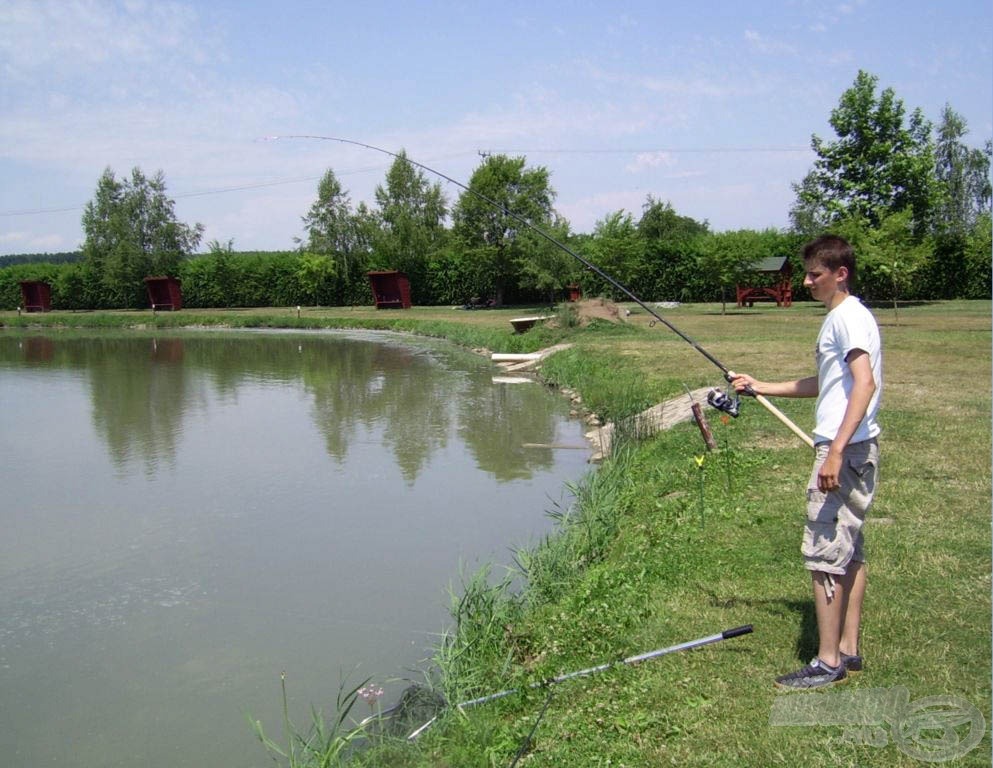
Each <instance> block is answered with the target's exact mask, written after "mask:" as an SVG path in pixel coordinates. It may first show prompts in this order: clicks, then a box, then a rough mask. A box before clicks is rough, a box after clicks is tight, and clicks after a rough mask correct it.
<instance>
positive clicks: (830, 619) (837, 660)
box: [810, 571, 847, 667]
mask: <svg viewBox="0 0 993 768" xmlns="http://www.w3.org/2000/svg"><path fill="white" fill-rule="evenodd" d="M810 575H811V581H812V583H813V586H814V610H815V612H816V615H817V642H818V645H817V658H819V659H820V660H821V661H823V662H824V663H825V664H827V665H828V666H831V667H837V666H838V665H839V664H841V656H840V655H839V650H838V649H839V647H840V645H841V627H842V623H843V621H844V618H845V603H846V602H847V601H846V599H845V598H846V594H845V584H844V578H845V577H843V576H832V575H831V574H828V573H824V572H822V571H812V572H811V574H810Z"/></svg>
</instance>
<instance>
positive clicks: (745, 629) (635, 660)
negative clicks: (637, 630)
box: [407, 624, 752, 741]
mask: <svg viewBox="0 0 993 768" xmlns="http://www.w3.org/2000/svg"><path fill="white" fill-rule="evenodd" d="M751 632H752V625H751V624H745V625H743V626H740V627H735V628H734V629H726V630H724V631H723V632H718V633H717V634H716V635H708V636H707V637H701V638H698V639H696V640H689V641H687V642H685V643H678V644H677V645H670V646H669V647H668V648H659V649H658V650H655V651H648V652H647V653H639V654H638V655H637V656H628V657H627V658H626V659H621V660H620V661H614V662H608V663H606V664H599V665H597V666H595V667H588V668H587V669H580V670H577V671H575V672H567V673H566V674H563V675H559V676H558V677H553V678H551V679H549V680H542V681H539V682H537V683H531V685H529V686H528V688H530V689H534V688H543V687H546V686H551V685H556V684H558V683H564V682H565V681H566V680H573V679H575V678H577V677H589V676H590V675H595V674H597V673H599V672H606V671H607V670H608V669H613V668H614V667H621V666H628V665H631V664H640V663H641V662H643V661H648V660H649V659H657V658H658V657H660V656H666V655H668V654H670V653H677V652H679V651H687V650H690V649H691V648H700V647H702V646H704V645H710V644H712V643H719V642H721V641H722V640H730V639H731V638H732V637H739V636H741V635H747V634H750V633H751ZM520 690H521V689H520V688H508V689H507V690H505V691H497V692H496V693H491V694H488V695H486V696H480V697H479V698H476V699H470V700H469V701H463V702H462V703H461V704H457V705H456V708H458V709H465V708H467V707H474V706H477V705H479V704H487V703H489V702H491V701H496V700H497V699H503V698H506V697H507V696H511V695H513V694H515V693H518V692H520ZM546 704H547V702H546ZM437 719H438V716H437V715H436V716H435V717H432V718H431V719H430V720H428V721H427V722H426V723H424V725H422V726H421V727H420V728H418V729H416V730H415V731H412V732H411V733H410V735H408V736H407V740H408V741H414V740H415V739H416V738H417V737H418V736H420V735H421V734H422V733H424V731H426V730H427V729H428V728H430V727H431V726H432V725H433V724H434V723H435V721H436V720H437Z"/></svg>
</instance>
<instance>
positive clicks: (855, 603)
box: [839, 560, 866, 656]
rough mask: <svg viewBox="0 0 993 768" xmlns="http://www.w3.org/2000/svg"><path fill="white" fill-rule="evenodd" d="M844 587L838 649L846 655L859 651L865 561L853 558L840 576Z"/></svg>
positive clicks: (854, 654)
mask: <svg viewBox="0 0 993 768" xmlns="http://www.w3.org/2000/svg"><path fill="white" fill-rule="evenodd" d="M842 584H843V585H844V589H845V606H844V608H845V610H844V613H843V615H842V620H841V640H840V643H839V649H840V650H841V652H842V653H844V654H847V655H848V656H856V655H858V652H859V627H860V625H861V623H862V601H863V599H864V598H865V584H866V572H865V563H860V562H858V561H855V560H853V561H852V564H851V565H850V566H849V567H848V572H847V573H846V574H845V575H844V577H842Z"/></svg>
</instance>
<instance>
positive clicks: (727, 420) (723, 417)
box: [721, 413, 731, 427]
mask: <svg viewBox="0 0 993 768" xmlns="http://www.w3.org/2000/svg"><path fill="white" fill-rule="evenodd" d="M730 423H731V417H730V416H728V415H727V414H726V413H722V414H721V424H723V425H724V426H725V427H726V426H727V425H728V424H730Z"/></svg>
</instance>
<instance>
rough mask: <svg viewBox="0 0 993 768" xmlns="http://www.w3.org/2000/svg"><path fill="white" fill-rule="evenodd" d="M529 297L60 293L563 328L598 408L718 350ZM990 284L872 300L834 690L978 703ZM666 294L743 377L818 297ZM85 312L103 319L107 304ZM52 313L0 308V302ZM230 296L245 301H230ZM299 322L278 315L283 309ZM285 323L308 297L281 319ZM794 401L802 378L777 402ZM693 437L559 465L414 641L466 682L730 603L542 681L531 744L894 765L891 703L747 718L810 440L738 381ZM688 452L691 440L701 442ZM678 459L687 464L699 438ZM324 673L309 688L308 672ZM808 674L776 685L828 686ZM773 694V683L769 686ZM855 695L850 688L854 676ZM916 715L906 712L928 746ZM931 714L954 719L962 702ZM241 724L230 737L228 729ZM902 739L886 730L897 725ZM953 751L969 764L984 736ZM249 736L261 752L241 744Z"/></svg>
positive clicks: (808, 612) (478, 748)
mask: <svg viewBox="0 0 993 768" xmlns="http://www.w3.org/2000/svg"><path fill="white" fill-rule="evenodd" d="M530 311H531V310H530V309H529V310H522V309H521V308H516V309H515V310H500V311H492V310H490V311H485V312H482V311H481V312H462V311H458V310H448V309H419V310H415V311H412V312H410V313H406V312H405V313H403V314H402V315H401V314H400V313H396V314H395V315H394V314H393V313H384V312H379V313H375V311H374V310H347V309H344V310H304V311H302V312H301V316H300V318H299V319H298V318H296V311H295V309H294V310H283V311H281V312H280V311H277V310H272V311H265V312H254V311H253V312H238V313H231V312H225V313H220V312H219V313H197V314H196V315H192V314H191V315H185V314H184V313H176V314H175V315H168V314H163V313H160V314H158V315H156V316H155V317H152V316H151V313H119V314H117V313H115V314H106V315H104V314H101V315H95V314H94V315H86V314H83V313H79V314H74V315H72V317H73V318H87V319H88V320H87V321H89V320H92V321H94V323H95V324H99V323H103V322H106V323H118V324H120V325H124V326H135V325H142V324H144V325H146V327H147V326H150V325H152V324H154V325H159V324H160V323H174V322H175V323H184V324H204V325H207V324H213V325H229V326H232V327H233V326H239V325H242V326H243V327H265V325H271V326H277V325H278V326H280V327H287V326H288V327H332V326H338V327H376V328H385V327H390V328H393V329H396V330H407V331H412V332H420V333H428V334H430V335H437V336H446V337H449V338H452V339H453V340H455V341H457V342H458V343H462V344H465V345H466V346H470V347H487V348H489V349H494V350H502V351H527V350H531V349H537V348H540V347H543V346H547V345H548V344H549V343H555V342H557V341H562V340H568V341H571V342H573V343H574V346H573V348H572V349H571V350H568V351H567V352H564V353H560V354H559V355H556V356H555V357H553V358H551V359H550V360H548V361H547V362H546V363H545V365H544V368H543V371H542V373H543V375H544V376H545V377H546V378H548V379H549V380H550V381H552V382H553V383H556V384H558V385H561V386H568V387H571V388H575V389H578V390H579V391H581V392H582V394H583V397H584V401H585V403H586V404H587V405H588V406H589V407H590V408H592V409H593V410H596V411H597V412H600V413H604V414H609V415H613V416H617V417H621V416H624V415H627V414H628V413H631V412H633V411H634V410H637V408H638V407H640V406H642V405H643V404H648V403H652V402H657V401H658V400H661V399H664V398H665V397H668V396H672V395H674V394H678V393H680V392H683V391H684V390H683V388H684V386H686V387H690V388H694V387H697V386H702V385H708V384H709V385H717V384H719V383H720V376H719V373H718V372H717V371H716V369H715V368H714V367H713V366H711V365H710V364H709V363H707V362H706V361H705V360H704V359H703V358H702V357H701V356H700V355H699V354H698V353H696V352H695V351H694V350H692V349H691V348H690V347H689V345H687V344H686V343H685V342H683V341H681V340H680V339H678V338H677V337H675V336H674V335H673V334H671V333H670V332H669V331H667V330H665V329H664V328H660V327H654V328H653V327H649V318H648V317H647V316H645V315H644V314H643V313H640V312H635V313H634V314H632V316H631V318H630V322H629V324H628V325H626V326H624V327H614V326H597V327H593V328H587V329H583V330H570V329H566V328H563V329H560V330H555V331H551V330H545V331H539V332H537V333H534V334H532V333H529V334H527V335H524V336H513V335H512V334H510V332H509V327H510V326H509V318H510V317H514V316H518V315H522V314H527V313H530ZM990 313H991V304H990V302H988V301H986V302H946V303H937V304H928V305H920V306H908V307H901V309H900V314H899V325H897V324H896V323H895V318H894V316H893V313H892V310H889V309H880V310H877V313H876V314H877V317H878V319H879V321H880V324H881V328H882V333H883V341H884V350H885V352H884V354H885V366H886V371H885V376H886V385H885V391H884V402H883V412H882V423H883V429H884V433H883V437H882V440H881V444H882V450H883V467H882V471H881V484H880V489H879V494H878V498H877V503H876V506H875V508H874V510H873V514H872V518H873V520H872V521H871V522H870V523H869V524H868V526H867V534H866V536H867V548H868V556H869V560H870V564H869V579H870V583H869V591H868V594H867V598H866V608H865V610H866V615H865V620H864V632H863V640H862V651H863V653H864V655H865V657H866V664H867V667H866V671H865V672H863V673H862V674H861V675H859V676H857V677H855V678H854V679H853V680H852V681H851V682H849V683H848V684H847V685H846V686H844V687H843V689H842V690H844V691H845V692H846V693H849V694H858V693H859V692H865V695H869V694H868V691H870V690H872V689H887V690H890V691H892V690H894V689H896V688H897V687H898V686H903V687H905V688H906V689H907V691H908V693H909V699H910V702H919V701H921V700H922V699H924V698H926V697H953V698H954V701H956V702H960V703H961V704H962V705H963V706H973V707H976V708H978V709H979V710H980V711H981V712H982V714H983V716H984V718H985V720H986V723H987V724H990V722H991V709H990V679H991V662H990V657H991V645H990V618H991V606H990V591H991V580H990V575H991V557H990V541H991V530H990V522H991V521H990V498H991V483H990V475H991V472H990V456H991V441H990V437H991V435H990V426H991V398H990V386H989V385H990V363H991V314H990ZM666 316H667V317H668V318H669V319H670V320H672V321H673V322H675V323H676V324H677V325H678V326H679V327H680V328H681V329H683V330H684V331H685V332H687V333H689V334H690V335H691V336H692V337H694V338H696V339H697V340H698V341H700V342H701V343H702V344H703V345H704V346H705V347H706V348H707V349H708V351H710V352H711V353H712V354H714V355H715V356H716V357H718V358H719V359H721V360H722V361H724V362H725V363H726V364H727V365H729V366H730V367H732V368H735V369H740V370H743V371H748V372H751V373H754V374H755V375H757V376H759V377H762V378H771V377H777V378H778V377H782V378H787V377H798V376H802V375H809V373H810V372H811V370H812V367H813V362H812V355H811V347H812V345H813V340H814V338H815V336H816V332H817V328H818V326H819V324H820V320H821V317H822V316H823V312H822V310H821V309H820V308H819V307H817V306H814V305H795V306H794V307H793V308H791V309H789V310H782V309H780V310H777V309H774V308H768V307H766V308H762V309H755V310H747V311H741V312H737V313H731V314H728V315H726V316H722V315H721V314H720V312H719V306H712V305H711V306H707V305H696V306H686V307H680V308H677V309H673V310H666ZM108 318H109V319H108ZM52 321H54V322H55V323H56V324H62V325H67V324H77V323H75V322H72V323H70V322H69V321H67V320H66V316H63V317H62V318H59V317H57V316H56V315H55V313H53V314H52V315H46V316H44V318H42V319H41V320H36V317H35V316H32V317H30V318H28V317H27V316H23V317H21V318H17V317H16V315H14V316H11V315H10V314H6V315H0V323H4V324H9V325H13V324H16V323H25V322H45V323H48V322H52ZM242 321H244V322H242ZM298 323H300V324H301V325H298ZM302 323H308V324H307V325H302ZM776 404H777V405H778V406H780V407H781V408H782V409H783V410H784V411H785V412H786V413H787V414H788V415H790V416H791V418H793V419H794V420H795V421H797V422H798V423H799V424H801V425H802V426H805V427H808V428H809V426H810V422H811V411H812V403H811V402H810V401H790V400H779V401H777V403H776ZM709 418H710V420H711V424H712V426H713V428H714V432H715V437H716V440H717V443H718V446H719V450H718V451H716V452H713V453H710V454H706V452H705V450H704V448H703V443H702V441H701V439H700V436H699V433H698V432H696V429H695V427H693V426H692V425H683V426H680V427H677V428H675V429H673V430H671V431H669V432H666V433H664V434H662V435H659V436H658V437H657V438H655V439H652V440H650V441H645V442H641V443H638V444H629V445H627V446H626V447H624V448H623V449H622V450H620V451H619V452H618V453H617V454H616V455H615V457H614V458H612V459H611V460H610V461H608V462H606V463H605V464H604V465H603V467H602V468H601V469H600V470H599V471H597V472H596V473H595V474H593V475H591V476H589V477H588V478H587V479H586V480H585V481H583V482H582V483H581V484H579V486H578V487H577V502H576V504H574V505H573V508H572V509H571V510H553V512H554V513H555V514H557V515H558V516H559V517H560V518H561V524H560V526H559V531H558V533H557V534H556V535H554V536H553V537H551V538H549V539H548V540H547V541H546V542H543V543H542V544H540V545H538V546H535V547H531V548H530V549H528V550H525V551H522V552H520V553H519V555H518V561H519V562H520V565H521V567H522V569H524V570H525V572H526V573H527V574H528V576H529V582H530V588H529V589H528V590H527V591H526V592H525V593H523V594H520V595H512V594H510V593H508V592H506V591H500V590H499V589H496V588H494V587H492V586H491V583H490V582H486V581H482V580H476V581H474V582H471V583H470V584H469V585H467V589H466V591H465V594H464V595H462V596H461V598H462V599H461V600H460V602H459V612H458V616H457V618H458V619H459V623H458V627H457V629H456V630H454V631H453V633H452V635H451V637H450V638H449V642H448V643H447V644H446V645H444V646H443V647H442V648H441V649H440V650H439V658H440V660H441V661H442V662H443V664H444V666H445V668H446V670H447V671H448V673H449V677H448V679H446V680H445V688H446V691H447V692H448V694H449V696H450V697H451V698H462V697H465V698H468V697H470V696H473V695H480V694H483V693H488V692H491V691H496V690H502V689H505V688H510V687H520V686H525V687H526V686H527V685H528V684H529V683H530V682H533V681H539V680H542V679H546V678H548V677H550V676H553V675H556V674H559V673H562V672H567V671H571V670H575V669H581V668H585V667H589V666H591V665H594V664H599V663H602V662H606V661H613V660H616V659H619V658H622V657H624V656H627V655H631V654H634V653H639V652H642V651H648V650H652V649H655V648H661V647H665V646H669V645H673V644H675V643H679V642H682V641H686V640H691V639H694V638H698V637H702V636H707V635H711V634H713V633H715V632H719V631H721V630H723V629H727V628H730V627H734V626H737V625H740V624H746V623H750V624H753V625H754V627H755V632H754V634H751V635H747V636H744V637H741V638H736V639H733V640H729V641H726V642H723V643H720V644H717V645H713V646H709V647H707V648H704V649H700V650H696V651H691V652H687V653H681V654H675V655H671V656H667V657H665V658H662V659H658V660H656V661H650V662H646V663H644V664H642V665H639V666H636V667H624V668H621V669H615V670H611V671H609V672H605V673H603V674H601V675H597V676H595V677H590V678H585V679H581V680H574V681H570V682H568V683H565V684H563V685H561V686H559V687H557V688H555V689H554V690H553V692H554V696H553V698H552V700H551V702H550V703H549V706H548V708H547V710H546V711H545V713H544V716H543V717H542V719H541V722H540V723H539V724H538V727H537V729H536V730H535V734H534V739H533V743H532V744H531V746H530V748H529V749H528V751H527V754H526V755H525V756H524V757H523V758H522V759H521V761H520V763H519V764H520V765H522V766H523V765H530V766H563V767H564V766H606V765H614V766H617V765H626V766H657V765H690V766H714V765H727V766H736V767H737V766H768V765H784V766H792V765H798V764H804V765H812V766H837V765H873V766H876V765H878V766H911V765H920V764H921V762H920V761H919V760H917V759H915V757H914V756H913V754H908V752H907V748H908V742H907V740H908V739H910V746H913V740H912V738H911V737H912V736H913V735H914V734H913V733H910V734H909V735H908V733H907V732H906V729H905V732H903V733H902V736H903V737H904V742H902V743H897V740H898V736H900V735H901V734H899V733H897V731H898V726H899V724H892V723H880V724H875V725H874V726H871V727H866V728H861V729H855V728H848V729H846V728H843V727H841V726H838V725H808V726H802V727H801V726H792V727H788V726H770V723H769V720H770V714H771V712H772V711H773V709H774V707H776V706H777V704H776V702H777V700H778V699H777V693H776V692H775V690H774V689H773V687H772V684H771V681H772V678H773V677H774V676H776V675H777V674H780V673H782V672H785V671H789V670H791V669H793V668H794V667H796V666H798V665H799V664H801V663H803V662H805V661H807V660H809V658H810V657H811V656H812V655H813V654H814V652H815V650H816V645H815V644H816V631H815V625H814V616H813V606H812V603H811V598H810V589H809V578H808V576H807V574H806V572H805V571H804V570H803V568H802V566H801V564H800V560H799V554H798V546H799V537H800V530H801V525H802V517H803V506H802V489H803V484H804V482H805V481H806V475H807V472H808V470H809V460H810V454H809V450H808V449H807V448H805V447H804V446H803V445H802V444H801V443H799V441H797V440H796V438H794V437H793V436H792V435H791V434H790V433H789V432H788V431H786V430H785V429H784V428H783V427H782V426H781V425H780V424H779V422H777V421H776V420H775V419H774V418H773V417H772V416H771V415H769V414H768V413H767V412H765V411H764V410H763V409H762V408H761V407H760V406H758V405H757V404H756V403H754V402H748V401H746V402H745V403H744V404H743V413H742V416H741V417H740V418H739V419H737V420H730V421H729V422H728V423H727V424H724V423H722V422H721V420H720V419H719V418H718V414H717V413H716V412H714V411H710V412H709ZM700 457H702V458H700ZM700 462H702V464H701V463H700ZM332 695H333V694H332ZM832 695H834V692H833V691H825V692H814V693H809V694H794V696H800V697H821V700H824V701H828V702H830V701H831V699H829V698H827V697H830V696H832ZM546 697H547V692H546V691H544V690H533V691H528V692H526V693H523V694H521V695H516V696H511V697H508V698H506V699H504V700H501V701H500V702H494V703H492V704H487V705H485V706H482V707H478V708H475V709H471V710H467V711H466V712H465V714H464V715H463V714H459V713H455V714H452V715H450V716H448V717H446V718H444V719H442V720H441V721H440V722H439V723H438V724H436V725H435V726H434V727H433V728H432V729H430V730H429V731H428V732H426V733H425V734H424V736H423V737H422V738H421V739H420V740H419V741H418V742H417V743H416V744H415V745H413V746H410V745H406V744H402V743H386V744H383V745H382V746H380V747H378V748H376V749H372V750H369V751H366V752H363V753H361V754H360V755H358V757H357V758H356V762H357V763H359V764H363V765H366V766H411V767H414V766H452V767H453V768H454V767H456V766H458V767H461V766H491V765H495V766H505V765H509V764H510V763H511V761H512V760H513V758H514V756H515V754H516V753H517V751H518V749H519V747H520V746H521V744H522V743H523V742H524V740H525V737H526V736H527V734H528V733H529V731H530V730H531V729H532V727H533V726H534V725H535V723H536V721H537V719H538V715H539V712H541V710H542V707H543V705H544V704H545V701H546ZM780 698H781V696H780ZM856 701H857V698H856ZM941 733H942V732H941V731H940V730H932V731H930V732H921V733H920V734H919V736H920V738H922V739H930V742H925V745H927V744H930V746H931V748H932V749H941V748H942V747H941V745H937V746H936V741H935V739H936V737H937V736H940V735H941ZM956 733H957V734H958V735H959V736H961V737H964V736H965V735H966V734H967V733H968V727H964V728H963V727H962V726H959V728H958V730H957V731H956ZM247 737H250V736H248V735H247ZM901 747H902V748H901ZM944 748H946V750H947V755H948V756H950V757H956V758H957V759H956V760H955V761H954V762H952V763H951V764H953V765H970V766H972V765H989V764H990V758H989V755H990V737H989V735H986V737H985V738H984V740H983V741H982V743H980V744H979V745H978V746H977V747H976V748H975V749H973V750H972V751H970V752H968V753H967V754H965V755H960V754H959V753H957V752H956V751H955V748H954V741H953V740H951V739H949V740H947V741H946V742H945V747H944ZM260 762H261V760H260Z"/></svg>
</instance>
